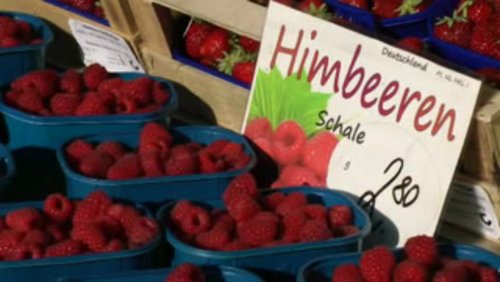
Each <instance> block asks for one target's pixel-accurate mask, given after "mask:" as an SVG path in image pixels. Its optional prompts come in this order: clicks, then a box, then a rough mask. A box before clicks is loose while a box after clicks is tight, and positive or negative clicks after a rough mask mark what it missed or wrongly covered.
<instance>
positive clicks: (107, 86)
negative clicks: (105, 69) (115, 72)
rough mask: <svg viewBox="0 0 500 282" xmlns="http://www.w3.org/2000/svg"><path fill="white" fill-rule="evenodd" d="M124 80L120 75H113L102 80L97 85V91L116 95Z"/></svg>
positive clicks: (102, 93)
mask: <svg viewBox="0 0 500 282" xmlns="http://www.w3.org/2000/svg"><path fill="white" fill-rule="evenodd" d="M124 83H125V81H124V80H123V79H122V78H120V77H113V78H108V79H105V80H103V81H102V82H101V83H99V86H98V87H97V92H98V93H100V94H101V95H110V94H111V95H114V96H118V91H119V90H120V88H121V87H122V85H123V84H124Z"/></svg>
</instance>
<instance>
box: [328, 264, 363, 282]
mask: <svg viewBox="0 0 500 282" xmlns="http://www.w3.org/2000/svg"><path fill="white" fill-rule="evenodd" d="M363 281H364V280H363V277H362V276H361V272H360V270H359V268H358V266H357V265H355V264H344V265H341V266H339V267H337V268H335V270H334V271H333V277H332V282H363Z"/></svg>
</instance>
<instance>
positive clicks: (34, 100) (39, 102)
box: [16, 90, 45, 114]
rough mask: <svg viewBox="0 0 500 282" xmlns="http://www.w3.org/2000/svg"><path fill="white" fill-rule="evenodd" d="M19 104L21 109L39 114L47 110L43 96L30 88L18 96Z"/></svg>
mask: <svg viewBox="0 0 500 282" xmlns="http://www.w3.org/2000/svg"><path fill="white" fill-rule="evenodd" d="M16 102H17V106H18V107H19V109H21V110H23V111H26V112H28V113H32V114H39V113H40V112H42V111H43V110H45V105H44V102H43V98H42V96H40V94H38V93H37V92H34V91H31V90H28V91H26V92H23V93H22V94H21V95H19V97H18V98H17V101H16Z"/></svg>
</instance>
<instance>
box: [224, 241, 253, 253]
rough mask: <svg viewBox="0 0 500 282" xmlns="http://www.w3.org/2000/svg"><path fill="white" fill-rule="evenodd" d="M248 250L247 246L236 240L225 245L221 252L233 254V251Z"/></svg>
mask: <svg viewBox="0 0 500 282" xmlns="http://www.w3.org/2000/svg"><path fill="white" fill-rule="evenodd" d="M248 248H250V246H248V245H247V244H245V243H243V242H241V241H240V240H238V239H236V240H234V241H232V242H230V243H228V244H226V245H225V246H224V247H223V248H222V250H223V251H226V252H234V251H241V250H245V249H248Z"/></svg>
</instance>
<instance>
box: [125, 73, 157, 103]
mask: <svg viewBox="0 0 500 282" xmlns="http://www.w3.org/2000/svg"><path fill="white" fill-rule="evenodd" d="M153 83H154V81H153V80H152V79H150V78H148V77H141V78H137V79H134V80H130V81H126V82H125V83H124V84H123V85H122V86H121V88H120V90H119V95H120V97H125V98H129V99H132V100H133V101H135V102H136V103H137V104H138V105H147V104H149V103H150V102H151V101H152V98H153V97H152V89H153Z"/></svg>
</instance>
